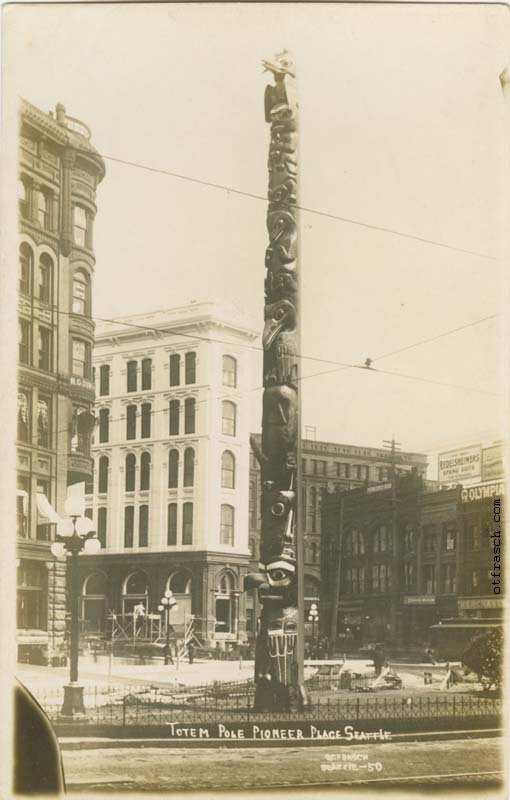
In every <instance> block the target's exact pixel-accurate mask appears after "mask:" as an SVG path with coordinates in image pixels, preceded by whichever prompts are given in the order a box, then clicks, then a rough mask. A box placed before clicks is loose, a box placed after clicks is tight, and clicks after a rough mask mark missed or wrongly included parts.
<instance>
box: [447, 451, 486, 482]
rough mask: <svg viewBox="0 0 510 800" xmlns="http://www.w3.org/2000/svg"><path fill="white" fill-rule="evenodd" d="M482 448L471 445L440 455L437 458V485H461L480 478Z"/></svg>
mask: <svg viewBox="0 0 510 800" xmlns="http://www.w3.org/2000/svg"><path fill="white" fill-rule="evenodd" d="M481 467H482V447H481V445H479V444H477V445H473V446H472V447H463V448H461V449H460V450H450V451H449V452H447V453H440V454H439V457H438V480H439V483H463V482H464V481H471V480H476V479H477V478H480V476H481Z"/></svg>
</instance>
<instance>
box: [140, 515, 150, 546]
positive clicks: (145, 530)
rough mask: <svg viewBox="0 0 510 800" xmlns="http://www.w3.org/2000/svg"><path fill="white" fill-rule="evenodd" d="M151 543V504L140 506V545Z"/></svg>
mask: <svg viewBox="0 0 510 800" xmlns="http://www.w3.org/2000/svg"><path fill="white" fill-rule="evenodd" d="M148 545H149V506H145V505H144V506H140V510H139V518H138V546H139V547H148Z"/></svg>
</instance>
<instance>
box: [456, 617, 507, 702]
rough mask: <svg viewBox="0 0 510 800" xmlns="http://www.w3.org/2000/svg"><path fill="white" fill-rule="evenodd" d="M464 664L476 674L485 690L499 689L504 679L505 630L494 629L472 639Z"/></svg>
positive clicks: (463, 657) (463, 658)
mask: <svg viewBox="0 0 510 800" xmlns="http://www.w3.org/2000/svg"><path fill="white" fill-rule="evenodd" d="M462 663H463V664H465V665H466V667H468V668H469V669H470V670H471V671H472V672H476V674H477V675H478V678H479V680H480V683H481V684H482V686H483V688H484V689H490V688H491V687H495V688H496V689H499V687H500V685H501V682H502V677H503V629H502V628H493V629H492V630H490V631H488V632H487V633H481V634H479V635H478V636H475V638H474V639H472V640H471V641H470V643H469V645H468V647H467V650H466V651H465V653H464V655H463V656H462Z"/></svg>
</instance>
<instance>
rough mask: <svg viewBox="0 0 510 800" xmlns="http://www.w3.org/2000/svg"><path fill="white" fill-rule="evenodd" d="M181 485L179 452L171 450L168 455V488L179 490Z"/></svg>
mask: <svg viewBox="0 0 510 800" xmlns="http://www.w3.org/2000/svg"><path fill="white" fill-rule="evenodd" d="M178 485H179V451H178V450H170V453H169V454H168V488H169V489H177V487H178Z"/></svg>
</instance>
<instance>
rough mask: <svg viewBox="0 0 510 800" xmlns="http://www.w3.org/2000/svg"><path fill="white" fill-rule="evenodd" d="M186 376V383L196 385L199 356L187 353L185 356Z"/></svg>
mask: <svg viewBox="0 0 510 800" xmlns="http://www.w3.org/2000/svg"><path fill="white" fill-rule="evenodd" d="M184 375H185V378H184V380H185V383H196V381H197V354H196V353H186V355H185V356H184Z"/></svg>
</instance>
